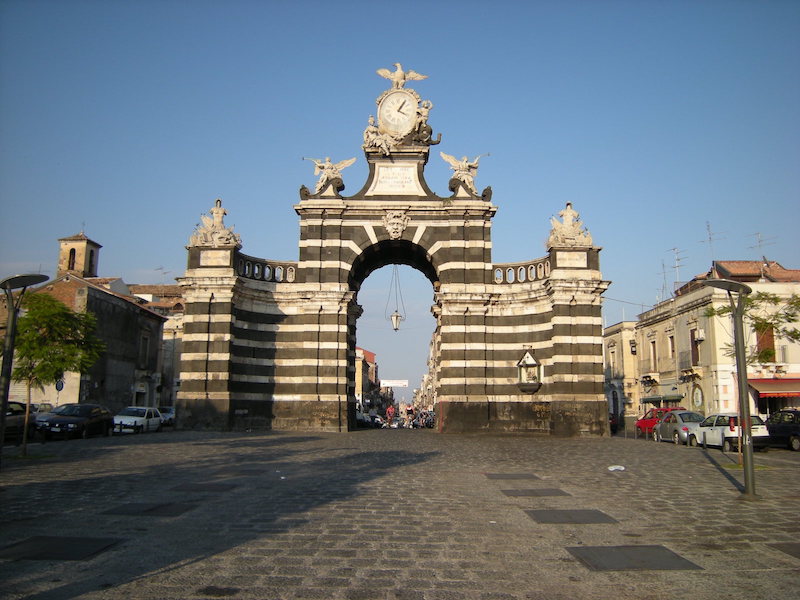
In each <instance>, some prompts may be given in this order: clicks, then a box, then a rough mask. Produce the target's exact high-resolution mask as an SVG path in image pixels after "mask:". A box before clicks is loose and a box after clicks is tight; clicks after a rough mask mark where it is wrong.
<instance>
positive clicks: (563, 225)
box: [547, 202, 592, 248]
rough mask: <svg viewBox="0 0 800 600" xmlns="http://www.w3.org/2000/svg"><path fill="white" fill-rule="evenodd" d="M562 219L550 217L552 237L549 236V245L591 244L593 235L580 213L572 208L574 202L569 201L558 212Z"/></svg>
mask: <svg viewBox="0 0 800 600" xmlns="http://www.w3.org/2000/svg"><path fill="white" fill-rule="evenodd" d="M558 216H560V217H561V219H562V220H561V221H559V220H558V219H556V218H555V217H550V224H551V225H552V229H551V230H550V237H548V238H547V245H548V247H550V248H552V247H553V246H591V245H592V236H591V235H590V234H589V230H588V229H586V228H585V227H584V226H583V221H581V220H580V215H579V214H578V212H577V211H576V210H574V209H573V208H572V202H567V205H566V207H565V208H564V210H562V211H560V212H559V213H558Z"/></svg>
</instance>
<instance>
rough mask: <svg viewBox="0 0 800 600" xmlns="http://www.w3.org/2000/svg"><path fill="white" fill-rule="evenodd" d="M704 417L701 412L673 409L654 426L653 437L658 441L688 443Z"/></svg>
mask: <svg viewBox="0 0 800 600" xmlns="http://www.w3.org/2000/svg"><path fill="white" fill-rule="evenodd" d="M704 418H705V417H703V415H701V414H700V413H696V412H692V411H689V410H672V411H670V412H668V413H667V414H665V415H664V418H662V419H661V420H660V421H659V422H658V423H656V424H655V425H654V426H653V439H654V440H655V441H657V442H673V443H675V444H679V443H680V444H688V443H689V437H690V436H691V435H692V434H693V433H694V432H695V431H696V430H697V428H698V426H699V425H700V423H701V422H702V421H703V419H704ZM695 437H696V436H695Z"/></svg>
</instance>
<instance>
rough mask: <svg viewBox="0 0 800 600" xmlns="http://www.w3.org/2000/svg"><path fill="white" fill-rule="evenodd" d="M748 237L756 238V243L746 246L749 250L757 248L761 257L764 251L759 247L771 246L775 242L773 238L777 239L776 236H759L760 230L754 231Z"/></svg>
mask: <svg viewBox="0 0 800 600" xmlns="http://www.w3.org/2000/svg"><path fill="white" fill-rule="evenodd" d="M750 237H754V238H756V243H755V245H753V246H748V248H749V249H750V250H756V249H757V250H758V254H760V255H761V256H762V257H763V256H764V253H763V252H762V251H761V249H762V248H763V247H764V246H772V245H773V244H774V243H775V240H777V239H778V238H776V237H771V238H764V237H761V233H760V232H756V233H754V234H752V235H751V236H750Z"/></svg>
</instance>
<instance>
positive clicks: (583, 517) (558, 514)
mask: <svg viewBox="0 0 800 600" xmlns="http://www.w3.org/2000/svg"><path fill="white" fill-rule="evenodd" d="M525 512H526V513H527V514H528V516H529V517H530V518H531V519H533V520H534V521H536V522H537V523H548V524H563V523H566V524H570V525H593V524H595V523H616V522H617V520H616V519H613V518H611V517H609V516H608V515H607V514H606V513H604V512H601V511H599V510H594V509H588V510H580V509H578V510H526V511H525Z"/></svg>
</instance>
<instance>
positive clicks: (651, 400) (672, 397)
mask: <svg viewBox="0 0 800 600" xmlns="http://www.w3.org/2000/svg"><path fill="white" fill-rule="evenodd" d="M681 400H683V394H667V395H665V396H645V397H644V398H642V404H661V403H662V402H664V403H668V402H680V401H681Z"/></svg>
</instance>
